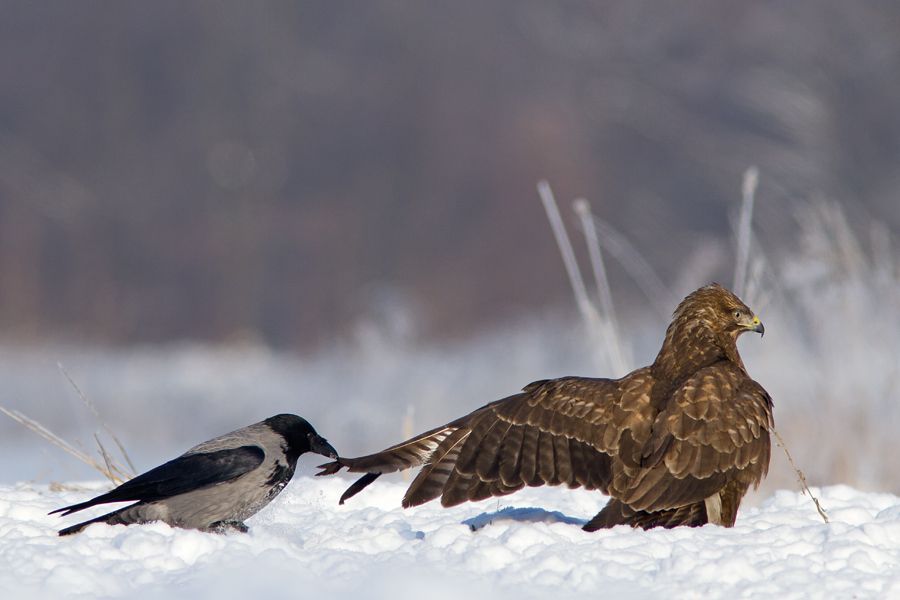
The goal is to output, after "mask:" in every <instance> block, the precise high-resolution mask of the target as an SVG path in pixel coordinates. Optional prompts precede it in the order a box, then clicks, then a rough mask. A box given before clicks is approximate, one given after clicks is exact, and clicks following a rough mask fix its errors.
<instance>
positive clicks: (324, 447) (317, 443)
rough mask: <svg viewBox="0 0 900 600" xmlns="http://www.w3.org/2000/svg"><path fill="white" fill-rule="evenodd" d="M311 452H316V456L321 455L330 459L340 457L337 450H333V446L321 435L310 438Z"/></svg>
mask: <svg viewBox="0 0 900 600" xmlns="http://www.w3.org/2000/svg"><path fill="white" fill-rule="evenodd" d="M309 450H310V452H315V453H316V454H321V455H322V456H327V457H328V458H337V457H338V453H337V450H335V449H334V448H332V447H331V444H329V443H328V440H326V439H325V438H323V437H322V436H320V435H314V436H311V437H310V438H309Z"/></svg>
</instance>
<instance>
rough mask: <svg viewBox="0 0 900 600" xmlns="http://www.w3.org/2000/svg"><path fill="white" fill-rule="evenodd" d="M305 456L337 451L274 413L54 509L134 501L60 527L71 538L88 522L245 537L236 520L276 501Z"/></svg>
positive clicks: (299, 421)
mask: <svg viewBox="0 0 900 600" xmlns="http://www.w3.org/2000/svg"><path fill="white" fill-rule="evenodd" d="M306 452H315V453H316V454H321V455H322V456H328V457H330V458H337V452H336V451H335V449H334V448H332V447H331V445H330V444H329V443H328V442H327V441H326V440H325V439H324V438H323V437H321V436H320V435H319V434H317V433H316V430H315V429H313V427H312V425H310V424H309V423H308V422H307V421H306V420H305V419H303V418H301V417H298V416H297V415H289V414H281V415H275V416H274V417H270V418H268V419H266V420H265V421H261V422H259V423H255V424H253V425H249V426H247V427H244V428H242V429H238V430H236V431H232V432H231V433H226V434H225V435H221V436H219V437H217V438H213V439H211V440H209V441H207V442H203V443H202V444H199V445H197V446H194V447H193V448H191V449H190V450H188V451H187V452H185V453H184V454H182V455H181V456H179V457H178V458H176V459H174V460H171V461H169V462H167V463H165V464H163V465H160V466H158V467H156V468H155V469H151V470H150V471H147V472H146V473H144V474H142V475H138V476H137V477H135V478H134V479H131V480H129V481H126V482H125V483H123V484H122V485H120V486H119V487H117V488H115V489H114V490H112V491H109V492H107V493H105V494H102V495H100V496H97V497H96V498H93V499H92V500H88V501H87V502H82V503H81V504H73V505H72V506H67V507H65V508H60V509H57V510H54V511H53V512H51V513H50V514H51V515H52V514H56V513H62V516H66V515H70V514H72V513H74V512H78V511H80V510H84V509H85V508H89V507H91V506H96V505H98V504H107V503H110V502H135V504H132V505H130V506H126V507H124V508H120V509H119V510H116V511H113V512H111V513H108V514H105V515H103V516H101V517H97V518H95V519H91V520H89V521H85V522H83V523H79V524H77V525H72V526H71V527H66V528H65V529H63V530H61V531H60V532H59V535H70V534H73V533H78V532H79V531H81V530H82V529H84V528H85V527H87V526H88V525H90V524H91V523H107V524H108V525H132V524H137V523H149V522H151V521H164V522H166V523H168V524H169V525H171V526H173V527H182V528H185V529H200V530H201V531H212V532H217V533H221V532H224V531H226V530H228V529H234V530H237V531H241V532H246V531H247V526H246V525H244V523H243V521H244V519H247V518H249V517H251V516H253V515H254V514H256V513H257V512H258V511H259V510H260V509H261V508H263V507H264V506H265V505H266V504H268V503H269V502H270V501H271V500H272V498H274V497H275V496H277V495H278V494H279V493H280V492H281V490H283V489H284V487H285V486H286V485H287V484H288V482H289V481H290V480H291V477H293V475H294V469H295V468H296V466H297V459H298V458H299V457H300V455H301V454H304V453H306Z"/></svg>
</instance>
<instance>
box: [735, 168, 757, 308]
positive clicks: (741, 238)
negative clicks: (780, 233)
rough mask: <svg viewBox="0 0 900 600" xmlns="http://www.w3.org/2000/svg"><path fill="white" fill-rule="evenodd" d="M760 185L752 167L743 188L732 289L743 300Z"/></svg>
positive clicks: (745, 176) (745, 173)
mask: <svg viewBox="0 0 900 600" xmlns="http://www.w3.org/2000/svg"><path fill="white" fill-rule="evenodd" d="M758 184H759V169H757V168H756V167H750V168H748V169H747V170H746V171H744V181H743V185H742V186H741V196H742V198H741V216H740V218H739V220H738V227H737V259H736V263H735V267H734V285H733V287H732V289H733V290H734V293H735V294H737V295H738V297H740V298H743V297H744V292H745V291H746V290H745V287H746V285H747V265H748V263H749V262H750V241H751V239H752V225H753V203H754V199H755V197H756V187H757V185H758Z"/></svg>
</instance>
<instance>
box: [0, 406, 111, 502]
mask: <svg viewBox="0 0 900 600" xmlns="http://www.w3.org/2000/svg"><path fill="white" fill-rule="evenodd" d="M0 412H3V413H4V414H5V415H6V416H8V417H9V418H10V419H12V420H13V421H16V422H17V423H19V424H21V425H24V426H25V427H27V428H28V429H30V430H31V431H33V432H35V433H36V434H38V435H39V436H41V437H42V438H44V439H45V440H47V441H48V442H50V443H51V444H53V445H54V446H56V447H58V448H60V449H62V450H63V451H64V452H68V453H69V454H71V455H72V456H74V457H75V458H77V459H78V460H80V461H81V462H83V463H84V464H86V465H88V466H89V467H91V468H92V469H95V470H96V471H98V472H100V473H102V474H103V476H104V477H106V478H107V479H109V480H110V481H111V482H112V483H113V484H116V485H118V484H120V483H122V482H123V481H124V479H123V478H121V477H119V476H118V475H117V474H116V472H115V471H114V470H113V469H111V468H108V467H107V466H106V465H102V464H100V463H99V462H97V461H96V460H94V459H93V458H92V457H91V456H90V455H89V454H87V453H85V452H84V451H82V450H80V449H78V448H76V447H75V446H73V445H72V444H70V443H69V442H67V441H65V440H64V439H62V438H61V437H59V436H58V435H56V434H55V433H53V432H52V431H50V430H49V429H47V428H46V427H44V426H43V425H41V424H40V423H38V422H37V421H35V420H34V419H32V418H30V417H27V416H25V415H24V414H22V413H21V412H19V411H17V410H10V409H8V408H6V407H4V406H0ZM126 479H127V478H126Z"/></svg>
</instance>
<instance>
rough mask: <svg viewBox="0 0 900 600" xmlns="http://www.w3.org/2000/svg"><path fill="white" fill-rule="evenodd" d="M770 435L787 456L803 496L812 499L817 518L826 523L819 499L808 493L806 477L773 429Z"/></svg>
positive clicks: (825, 515)
mask: <svg viewBox="0 0 900 600" xmlns="http://www.w3.org/2000/svg"><path fill="white" fill-rule="evenodd" d="M772 434H773V435H774V436H775V441H776V443H777V444H778V446H779V447H780V448H781V449H782V450H784V455H785V456H787V459H788V462H789V463H790V464H791V468H792V469H794V473H796V474H797V481H799V482H800V488H801V490H802V492H803V493H804V494H808V495H809V497H810V498H812V501H813V503H814V504H815V505H816V510H817V511H819V516H820V517H822V520H823V521H825V522H826V523H828V515H827V514H826V513H825V509H824V508H822V504H821V503H820V502H819V499H818V498H816V497H815V495H814V494H813V493H812V491H810V489H809V485H808V484H807V483H806V475H804V474H803V471H801V470H800V468H799V467H798V466H797V465H796V464H794V459H793V458H792V457H791V453H790V452H789V451H788V449H787V445H785V443H784V440H783V439H781V436H780V435H779V434H778V431H776V430H775V428H774V427H773V428H772Z"/></svg>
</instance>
